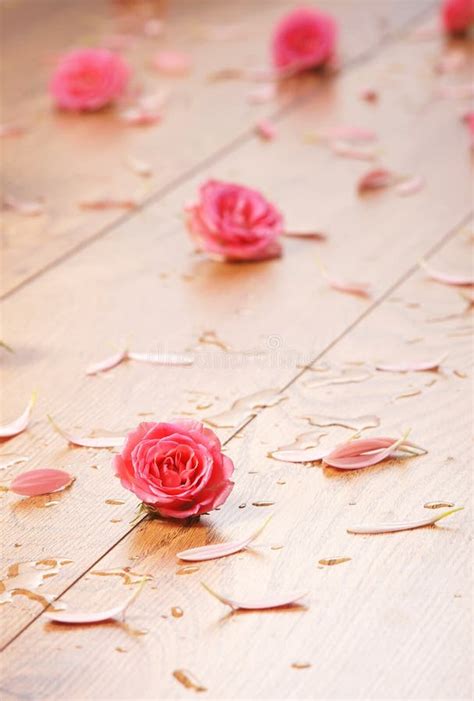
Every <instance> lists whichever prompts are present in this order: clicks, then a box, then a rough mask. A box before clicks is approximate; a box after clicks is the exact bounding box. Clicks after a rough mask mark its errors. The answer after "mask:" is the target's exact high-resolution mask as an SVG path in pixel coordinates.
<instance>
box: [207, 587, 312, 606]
mask: <svg viewBox="0 0 474 701" xmlns="http://www.w3.org/2000/svg"><path fill="white" fill-rule="evenodd" d="M201 585H202V586H203V587H204V589H205V590H206V591H207V592H209V594H211V596H213V597H214V598H216V599H217V600H218V601H220V602H221V603H223V604H225V605H226V606H230V607H231V608H232V609H234V610H237V609H244V610H248V611H257V610H265V609H274V608H280V607H282V606H292V605H293V604H296V603H297V602H298V601H300V600H301V599H303V598H304V597H305V596H306V595H307V592H304V593H301V592H299V593H297V594H295V593H293V594H287V595H282V594H270V595H269V596H266V597H264V598H262V599H247V600H246V601H237V600H236V599H229V598H228V597H226V596H222V594H218V593H217V592H216V591H214V590H213V589H211V588H210V587H209V586H208V585H207V584H205V583H204V582H201Z"/></svg>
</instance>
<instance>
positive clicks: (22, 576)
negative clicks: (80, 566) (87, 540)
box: [0, 558, 72, 607]
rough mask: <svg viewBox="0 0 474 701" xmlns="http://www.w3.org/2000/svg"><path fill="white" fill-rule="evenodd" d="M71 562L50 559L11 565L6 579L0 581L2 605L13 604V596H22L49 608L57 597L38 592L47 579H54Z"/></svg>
mask: <svg viewBox="0 0 474 701" xmlns="http://www.w3.org/2000/svg"><path fill="white" fill-rule="evenodd" d="M71 562H72V560H65V559H57V558H50V559H44V560H36V561H32V562H16V563H14V564H12V565H10V567H9V568H8V570H7V575H6V577H5V578H4V579H3V580H0V604H6V603H11V602H12V601H13V596H15V595H21V596H26V597H27V598H28V599H31V600H34V601H38V602H39V603H41V604H42V606H44V607H46V606H48V605H49V604H50V603H51V602H52V601H54V598H55V597H54V596H53V595H51V594H44V595H42V594H38V593H37V591H36V590H37V589H38V588H39V587H41V586H42V585H43V584H44V582H45V580H46V579H48V578H49V577H54V576H55V575H56V574H58V572H59V571H60V569H61V568H62V567H63V566H64V565H68V564H70V563H71Z"/></svg>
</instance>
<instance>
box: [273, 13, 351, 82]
mask: <svg viewBox="0 0 474 701" xmlns="http://www.w3.org/2000/svg"><path fill="white" fill-rule="evenodd" d="M336 38H337V27H336V22H335V21H334V19H333V18H332V17H331V16H330V15H326V14H324V13H323V12H319V11H317V10H311V9H309V8H300V9H297V10H294V11H293V12H290V13H289V14H287V15H285V16H284V17H283V18H282V19H281V20H280V22H279V23H278V24H277V26H276V28H275V31H274V33H273V40H272V54H273V64H274V66H275V68H277V69H278V70H279V71H282V72H285V71H288V72H297V71H303V70H306V69H308V68H317V67H318V66H322V65H324V64H325V63H327V62H328V61H329V60H330V59H331V58H333V56H334V51H335V46H336Z"/></svg>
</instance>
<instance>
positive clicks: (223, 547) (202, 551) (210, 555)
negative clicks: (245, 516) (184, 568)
mask: <svg viewBox="0 0 474 701" xmlns="http://www.w3.org/2000/svg"><path fill="white" fill-rule="evenodd" d="M270 518H271V517H270ZM269 521H270V519H267V520H266V521H265V522H264V523H263V524H262V525H261V526H260V527H259V528H258V529H257V530H256V531H254V533H252V535H250V536H249V537H248V538H245V540H240V541H233V542H229V543H219V544H217V545H203V546H202V547H199V548H190V549H189V550H182V551H181V552H179V553H176V557H179V559H180V560H186V561H188V562H199V561H201V560H215V559H217V558H219V557H226V556H227V555H233V554H234V553H237V552H239V551H240V550H244V549H245V548H246V547H247V546H248V545H250V543H252V542H253V541H254V540H255V539H256V538H257V537H258V536H259V535H260V533H261V532H262V531H263V529H264V528H265V527H266V526H267V524H268V522H269Z"/></svg>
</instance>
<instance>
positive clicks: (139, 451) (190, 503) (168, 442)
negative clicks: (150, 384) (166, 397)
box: [114, 419, 234, 518]
mask: <svg viewBox="0 0 474 701" xmlns="http://www.w3.org/2000/svg"><path fill="white" fill-rule="evenodd" d="M114 466H115V472H116V474H117V476H118V477H119V478H120V481H121V483H122V485H123V486H124V487H125V488H126V489H129V490H130V491H131V492H133V493H134V494H136V495H137V497H138V498H139V499H141V500H142V501H143V502H144V503H145V504H147V505H148V506H151V507H153V509H154V510H156V511H157V513H159V514H160V515H161V516H165V517H169V518H188V517H190V516H198V515H199V514H202V513H204V512H205V511H210V510H211V509H215V508H216V507H217V506H220V505H221V504H223V503H224V502H225V500H226V499H227V497H228V496H229V494H230V492H231V491H232V487H233V485H234V483H233V482H231V481H230V477H231V475H232V472H233V471H234V465H233V463H232V460H230V458H228V457H227V456H226V455H223V453H222V449H221V444H220V441H219V439H218V438H217V436H216V435H215V433H214V432H213V431H211V430H210V429H208V428H205V427H204V426H203V425H202V424H201V423H199V421H190V420H186V419H182V420H178V421H176V422H173V423H141V424H140V425H139V426H138V428H136V429H135V430H134V431H132V432H131V433H129V434H128V436H127V440H126V442H125V445H124V447H123V449H122V452H121V454H120V455H117V456H116V457H115V459H114Z"/></svg>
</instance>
